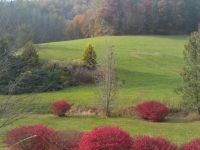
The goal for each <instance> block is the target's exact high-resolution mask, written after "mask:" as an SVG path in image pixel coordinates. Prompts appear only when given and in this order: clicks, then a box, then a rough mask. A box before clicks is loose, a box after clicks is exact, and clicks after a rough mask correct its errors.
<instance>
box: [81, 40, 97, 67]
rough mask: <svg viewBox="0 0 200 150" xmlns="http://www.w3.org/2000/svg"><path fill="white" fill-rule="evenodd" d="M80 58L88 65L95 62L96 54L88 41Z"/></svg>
mask: <svg viewBox="0 0 200 150" xmlns="http://www.w3.org/2000/svg"><path fill="white" fill-rule="evenodd" d="M82 60H83V61H84V62H85V63H86V64H88V65H96V64H97V55H96V51H95V50H94V47H93V46H92V44H91V43H88V44H87V46H86V47H85V49H84V52H83V58H82Z"/></svg>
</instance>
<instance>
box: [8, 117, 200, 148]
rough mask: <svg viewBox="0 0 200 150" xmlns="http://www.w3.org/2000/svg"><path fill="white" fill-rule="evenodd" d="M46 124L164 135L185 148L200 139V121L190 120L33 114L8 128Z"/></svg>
mask: <svg viewBox="0 0 200 150" xmlns="http://www.w3.org/2000/svg"><path fill="white" fill-rule="evenodd" d="M35 124H44V125H46V126H48V127H50V128H53V129H55V130H69V129H70V130H79V131H82V132H89V131H91V130H92V129H93V128H95V127H101V126H119V127H120V128H121V129H123V130H124V131H126V132H128V133H129V134H130V135H131V136H132V137H137V136H139V135H147V136H150V137H155V136H162V137H164V138H166V139H168V140H170V141H171V142H173V143H175V144H177V145H179V146H180V145H182V144H183V143H185V142H189V141H191V140H193V139H195V138H200V130H198V128H199V121H189V120H187V119H181V118H167V119H166V120H165V122H160V123H156V122H154V123H153V122H148V121H144V120H141V119H139V118H137V117H134V118H126V117H117V118H106V117H103V116H100V115H85V116H78V115H74V116H73V115H68V116H66V117H58V116H54V115H32V116H29V117H28V118H26V119H23V120H19V121H18V122H15V123H14V124H13V125H11V126H9V127H8V129H11V128H15V127H18V126H21V125H35Z"/></svg>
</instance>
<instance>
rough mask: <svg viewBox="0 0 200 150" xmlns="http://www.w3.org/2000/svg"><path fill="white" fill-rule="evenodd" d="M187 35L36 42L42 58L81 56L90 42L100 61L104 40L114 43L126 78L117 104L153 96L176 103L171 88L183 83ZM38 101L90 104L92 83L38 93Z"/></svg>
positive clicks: (75, 57)
mask: <svg viewBox="0 0 200 150" xmlns="http://www.w3.org/2000/svg"><path fill="white" fill-rule="evenodd" d="M187 41H188V36H183V35H182V36H104V37H96V38H89V39H81V40H73V41H63V42H55V43H45V44H40V45H38V49H39V56H40V59H42V60H46V61H47V60H60V61H72V60H75V59H81V58H82V52H83V49H84V47H85V46H86V44H87V42H91V43H92V44H93V45H94V46H95V49H96V51H97V55H98V58H99V61H100V57H101V51H102V49H103V48H105V45H106V43H111V44H113V45H114V49H113V50H114V54H115V59H116V68H117V72H118V75H119V77H120V78H121V79H123V80H125V84H124V85H123V87H122V89H121V91H120V93H119V103H120V105H130V104H132V103H134V102H136V101H140V100H141V99H142V100H149V99H156V100H159V101H163V100H164V101H166V102H167V103H170V105H177V104H178V102H179V96H178V95H176V94H175V93H174V92H173V90H174V88H175V87H176V86H178V85H180V84H181V83H182V81H181V77H180V75H179V74H180V71H181V69H182V67H183V65H184V64H183V59H182V57H183V55H182V52H183V49H184V45H185V44H187ZM38 96H39V97H40V98H39V101H42V102H45V101H53V100H55V99H59V98H65V99H67V100H68V101H69V102H73V103H79V104H82V105H91V104H94V103H95V102H96V101H95V99H94V86H91V85H90V86H86V87H85V86H84V87H82V86H80V87H75V88H68V89H64V90H61V91H57V92H53V93H42V94H39V95H38Z"/></svg>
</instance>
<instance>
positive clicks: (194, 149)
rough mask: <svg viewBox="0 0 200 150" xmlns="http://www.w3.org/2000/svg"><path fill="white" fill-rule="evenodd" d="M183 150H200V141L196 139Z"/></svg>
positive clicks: (183, 147) (184, 146) (182, 149)
mask: <svg viewBox="0 0 200 150" xmlns="http://www.w3.org/2000/svg"><path fill="white" fill-rule="evenodd" d="M180 149H181V150H200V139H194V140H192V141H190V142H188V143H185V144H183V146H182V147H181V148H180Z"/></svg>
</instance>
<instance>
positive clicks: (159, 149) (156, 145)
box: [132, 136, 178, 150]
mask: <svg viewBox="0 0 200 150" xmlns="http://www.w3.org/2000/svg"><path fill="white" fill-rule="evenodd" d="M132 148H133V149H134V150H178V146H177V145H175V144H173V143H171V142H169V141H168V140H166V139H164V138H162V137H153V138H151V137H148V136H139V137H137V138H136V139H133V147H132Z"/></svg>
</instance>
